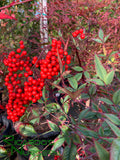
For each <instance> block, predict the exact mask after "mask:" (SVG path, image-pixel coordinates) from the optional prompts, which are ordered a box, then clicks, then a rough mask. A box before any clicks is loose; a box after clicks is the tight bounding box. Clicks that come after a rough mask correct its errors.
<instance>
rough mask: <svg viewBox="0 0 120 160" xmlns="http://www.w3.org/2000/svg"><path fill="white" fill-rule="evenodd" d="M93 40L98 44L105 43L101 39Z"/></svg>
mask: <svg viewBox="0 0 120 160" xmlns="http://www.w3.org/2000/svg"><path fill="white" fill-rule="evenodd" d="M93 40H94V41H95V42H98V43H103V42H102V41H101V40H100V39H98V38H93Z"/></svg>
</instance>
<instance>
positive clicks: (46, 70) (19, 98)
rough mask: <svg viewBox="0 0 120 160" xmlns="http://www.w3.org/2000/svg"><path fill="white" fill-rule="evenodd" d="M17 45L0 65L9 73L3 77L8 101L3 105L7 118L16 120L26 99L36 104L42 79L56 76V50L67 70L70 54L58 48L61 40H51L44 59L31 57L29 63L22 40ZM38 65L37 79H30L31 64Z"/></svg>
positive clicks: (58, 68) (57, 67)
mask: <svg viewBox="0 0 120 160" xmlns="http://www.w3.org/2000/svg"><path fill="white" fill-rule="evenodd" d="M19 43H20V48H18V49H17V50H16V52H17V54H16V53H15V52H14V51H11V52H10V53H9V55H8V57H7V58H5V59H4V64H5V65H6V66H7V67H8V71H9V73H8V74H7V75H6V77H5V85H6V86H7V89H8V93H9V100H8V104H7V105H6V109H7V114H8V119H11V120H12V121H13V122H15V121H18V120H19V118H20V117H21V116H22V115H23V114H24V112H25V110H26V107H25V106H24V105H26V104H29V103H30V101H32V102H33V103H36V102H37V100H39V99H40V98H41V97H42V89H43V86H44V81H45V79H52V77H53V76H55V75H58V73H59V71H60V66H59V61H58V53H59V56H60V58H61V61H62V64H63V65H65V69H66V70H67V69H68V64H70V63H71V57H70V55H68V52H67V51H64V50H63V49H62V47H61V44H62V43H61V41H57V40H56V39H53V40H52V49H51V50H50V51H48V53H47V55H46V58H45V59H42V60H38V57H36V56H35V57H33V59H32V63H30V57H29V56H27V52H26V51H25V50H23V51H22V49H24V44H23V41H20V42H19ZM33 64H34V65H35V66H36V67H40V78H38V79H34V78H33V77H32V76H33V71H32V70H31V67H32V65H33Z"/></svg>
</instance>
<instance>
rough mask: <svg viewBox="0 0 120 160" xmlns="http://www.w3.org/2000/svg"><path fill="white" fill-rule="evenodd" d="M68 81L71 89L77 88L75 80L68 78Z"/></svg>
mask: <svg viewBox="0 0 120 160" xmlns="http://www.w3.org/2000/svg"><path fill="white" fill-rule="evenodd" d="M68 81H69V83H70V85H71V87H72V88H74V89H77V88H78V83H77V80H76V79H75V78H74V77H71V78H68Z"/></svg>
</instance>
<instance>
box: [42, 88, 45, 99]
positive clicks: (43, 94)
mask: <svg viewBox="0 0 120 160" xmlns="http://www.w3.org/2000/svg"><path fill="white" fill-rule="evenodd" d="M42 97H43V99H44V100H45V86H44V87H43V90H42Z"/></svg>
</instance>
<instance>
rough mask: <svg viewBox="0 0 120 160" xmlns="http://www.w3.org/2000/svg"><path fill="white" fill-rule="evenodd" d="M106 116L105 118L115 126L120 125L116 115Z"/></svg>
mask: <svg viewBox="0 0 120 160" xmlns="http://www.w3.org/2000/svg"><path fill="white" fill-rule="evenodd" d="M104 115H105V117H107V118H108V119H109V120H110V121H111V122H113V123H114V124H116V125H120V119H119V118H118V117H117V116H115V115H114V114H109V113H106V114H104Z"/></svg>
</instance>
